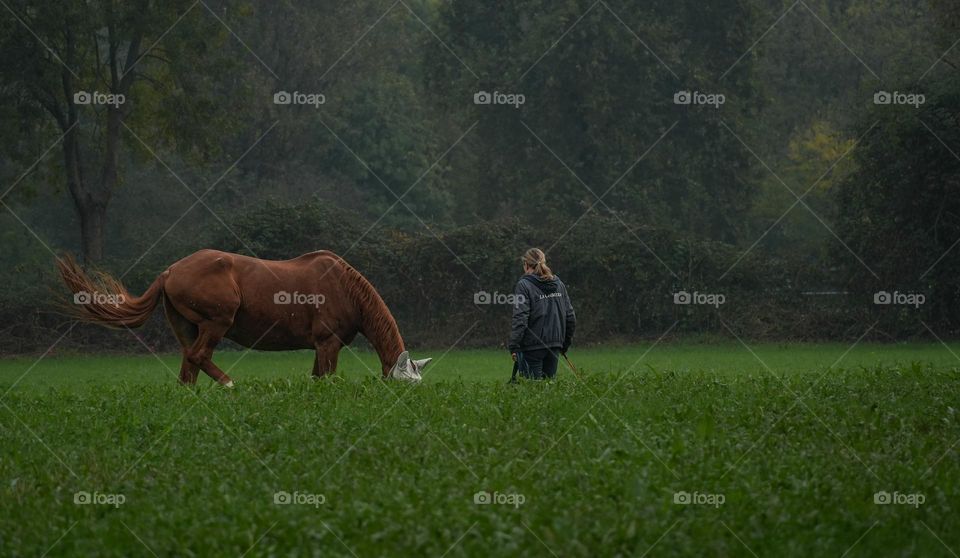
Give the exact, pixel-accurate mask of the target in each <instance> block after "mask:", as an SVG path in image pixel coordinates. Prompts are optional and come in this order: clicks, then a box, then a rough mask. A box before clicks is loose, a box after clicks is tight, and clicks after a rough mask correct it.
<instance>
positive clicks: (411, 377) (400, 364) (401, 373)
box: [390, 351, 433, 382]
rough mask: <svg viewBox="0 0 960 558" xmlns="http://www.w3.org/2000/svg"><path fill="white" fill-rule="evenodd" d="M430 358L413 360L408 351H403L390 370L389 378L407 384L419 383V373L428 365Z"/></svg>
mask: <svg viewBox="0 0 960 558" xmlns="http://www.w3.org/2000/svg"><path fill="white" fill-rule="evenodd" d="M431 360H433V359H432V358H425V359H422V360H413V359H412V358H410V353H409V352H408V351H403V352H402V353H400V356H399V357H398V358H397V363H396V364H394V365H393V368H391V369H390V377H391V378H396V379H398V380H406V381H408V382H419V381H420V380H421V379H423V378H422V377H421V376H420V373H421V372H423V369H424V368H426V367H427V365H428V364H430V361H431Z"/></svg>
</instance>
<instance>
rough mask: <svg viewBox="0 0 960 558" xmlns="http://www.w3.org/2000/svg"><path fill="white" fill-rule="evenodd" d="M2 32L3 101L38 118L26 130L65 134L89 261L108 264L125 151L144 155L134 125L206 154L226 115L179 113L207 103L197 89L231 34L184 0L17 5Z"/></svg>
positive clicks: (0, 20) (65, 156) (65, 159)
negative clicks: (182, 104)
mask: <svg viewBox="0 0 960 558" xmlns="http://www.w3.org/2000/svg"><path fill="white" fill-rule="evenodd" d="M204 6H205V5H204ZM188 12H193V13H188ZM0 29H2V33H0V36H2V37H3V38H2V39H0V51H2V52H3V53H4V56H3V58H2V60H0V76H2V78H3V80H4V82H5V83H6V86H5V87H4V88H3V90H2V92H0V94H3V95H4V96H5V97H6V98H7V100H10V101H12V102H13V103H14V104H16V105H17V106H18V107H19V108H20V109H21V114H22V115H25V117H27V118H28V119H30V121H29V122H27V123H22V125H23V126H24V127H25V128H28V129H30V130H32V131H34V132H39V133H44V132H47V133H49V131H51V130H55V131H56V132H57V133H58V134H59V135H61V136H62V139H61V142H60V143H61V145H60V152H61V163H62V177H63V180H64V183H65V185H66V189H67V191H68V192H69V195H70V197H71V199H72V202H73V205H74V207H75V209H76V213H77V216H78V218H79V221H80V249H81V253H82V255H83V258H84V259H85V260H86V261H89V262H97V261H100V260H102V259H103V257H104V240H105V227H106V223H107V208H108V206H109V204H110V199H111V197H112V195H113V193H114V191H115V190H116V188H117V187H118V185H119V184H121V182H122V169H121V168H120V160H121V158H120V157H121V149H122V148H123V146H124V145H125V144H133V145H136V146H137V148H138V149H139V148H140V146H139V142H138V141H137V140H136V139H133V138H134V136H133V135H132V133H127V132H126V131H125V129H124V128H125V127H127V124H126V122H127V121H128V120H130V119H131V118H134V119H135V120H136V122H137V123H138V124H141V125H142V126H145V127H149V130H150V131H151V134H150V135H151V136H153V135H155V133H162V134H163V135H164V136H165V137H166V138H168V139H182V140H184V141H183V146H184V147H186V146H194V147H196V146H203V145H204V138H208V137H210V136H209V134H204V133H200V132H201V131H203V130H207V131H209V130H210V129H212V128H213V127H215V126H216V124H217V118H216V115H215V114H211V113H204V114H202V115H200V116H201V118H194V119H191V118H188V117H190V116H196V115H195V114H193V113H192V111H189V110H187V111H170V110H169V108H170V106H171V105H177V104H179V103H178V101H179V100H181V99H183V98H184V97H185V96H192V98H191V101H193V102H196V101H197V98H198V97H202V96H203V95H204V93H205V92H204V91H203V89H197V88H192V87H190V83H191V81H192V80H193V81H196V80H200V79H205V76H208V75H209V74H207V73H205V72H212V71H213V68H216V67H217V66H218V64H213V63H209V62H211V61H212V60H211V59H212V57H213V56H214V55H211V54H210V53H211V52H214V50H213V49H210V45H211V44H215V43H217V42H222V41H223V40H224V37H225V33H226V31H225V30H224V29H223V28H222V27H221V26H220V25H219V24H218V23H217V21H216V19H215V18H213V17H211V14H209V13H204V12H203V9H202V8H200V7H198V5H197V4H196V3H190V2H187V1H181V0H174V1H159V0H130V1H119V0H89V1H83V2H69V3H59V2H58V3H35V2H27V1H11V2H9V3H8V10H5V11H4V12H3V14H0ZM187 45H189V47H187ZM181 47H182V48H181ZM208 49H209V50H208ZM219 67H220V68H221V69H223V68H226V66H222V65H221V66H219ZM221 71H222V70H221ZM206 93H207V94H209V93H210V91H207V92H206ZM195 106H200V105H198V104H196V103H195ZM33 107H39V108H40V109H41V111H34V110H32V108H33ZM138 127H139V126H138ZM13 141H16V139H14V140H13ZM210 145H211V144H207V145H206V147H209V146H210Z"/></svg>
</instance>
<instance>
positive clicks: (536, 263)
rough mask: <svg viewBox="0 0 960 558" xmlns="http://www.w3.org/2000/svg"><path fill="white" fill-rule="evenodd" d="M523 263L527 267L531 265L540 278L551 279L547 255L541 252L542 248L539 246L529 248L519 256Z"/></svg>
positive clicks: (551, 274) (551, 273)
mask: <svg viewBox="0 0 960 558" xmlns="http://www.w3.org/2000/svg"><path fill="white" fill-rule="evenodd" d="M520 259H521V260H522V261H523V263H524V265H526V266H527V267H532V268H533V272H534V273H536V274H537V276H538V277H540V278H541V279H548V280H549V279H553V272H552V271H550V267H549V266H547V256H546V254H544V253H543V250H541V249H539V248H530V249H529V250H527V251H526V252H524V253H523V256H522V257H521V258H520Z"/></svg>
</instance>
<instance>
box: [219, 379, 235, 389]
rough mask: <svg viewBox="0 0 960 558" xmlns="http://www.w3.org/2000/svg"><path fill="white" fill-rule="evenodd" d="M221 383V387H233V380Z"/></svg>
mask: <svg viewBox="0 0 960 558" xmlns="http://www.w3.org/2000/svg"><path fill="white" fill-rule="evenodd" d="M221 385H222V386H223V387H225V388H232V387H233V380H230V381H229V382H227V383H225V384H221Z"/></svg>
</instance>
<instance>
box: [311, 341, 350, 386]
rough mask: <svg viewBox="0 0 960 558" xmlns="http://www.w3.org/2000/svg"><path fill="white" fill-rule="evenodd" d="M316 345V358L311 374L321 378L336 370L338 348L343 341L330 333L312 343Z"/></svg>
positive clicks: (341, 346) (340, 347)
mask: <svg viewBox="0 0 960 558" xmlns="http://www.w3.org/2000/svg"><path fill="white" fill-rule="evenodd" d="M314 346H315V347H316V351H317V353H316V358H315V359H314V361H313V376H314V377H315V378H322V377H323V376H326V375H328V374H333V373H334V372H336V371H337V358H339V356H340V349H342V348H343V342H341V341H340V339H338V338H337V337H336V336H335V335H331V336H330V337H327V338H326V339H323V340H322V341H319V342H317V343H314Z"/></svg>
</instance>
